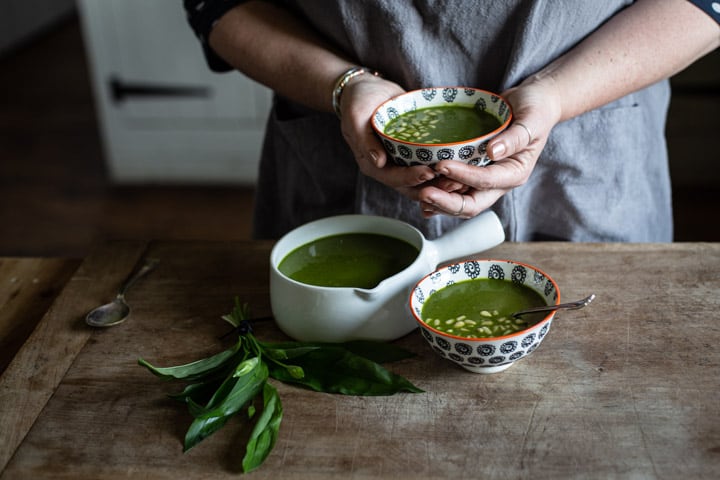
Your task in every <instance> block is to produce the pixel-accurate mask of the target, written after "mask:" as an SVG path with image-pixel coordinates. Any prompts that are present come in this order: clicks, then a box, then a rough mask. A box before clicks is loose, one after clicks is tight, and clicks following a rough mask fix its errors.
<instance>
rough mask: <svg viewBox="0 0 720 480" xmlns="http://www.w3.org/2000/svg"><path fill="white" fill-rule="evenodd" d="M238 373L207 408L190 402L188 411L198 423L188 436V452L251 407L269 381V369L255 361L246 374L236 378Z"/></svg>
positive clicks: (193, 426) (195, 422) (185, 448)
mask: <svg viewBox="0 0 720 480" xmlns="http://www.w3.org/2000/svg"><path fill="white" fill-rule="evenodd" d="M254 358H257V357H254ZM241 370H245V369H241ZM234 373H235V372H233V373H231V374H230V375H228V378H227V379H226V380H225V382H223V384H222V385H221V386H220V388H218V390H217V392H215V395H213V397H212V398H211V399H210V401H209V402H208V404H207V405H206V406H205V407H203V406H201V405H198V404H196V403H195V402H194V401H193V400H192V399H188V401H187V403H188V410H189V411H190V414H191V415H192V416H193V417H195V420H193V422H192V424H190V427H189V428H188V431H187V433H186V434H185V445H184V451H187V450H189V449H190V448H192V447H194V446H195V445H197V444H198V443H200V442H201V441H202V440H203V439H205V438H207V437H209V436H210V435H212V434H213V433H215V432H216V431H217V430H219V429H220V428H222V427H223V426H224V425H225V423H227V421H228V420H229V419H230V418H231V417H232V416H233V415H235V414H236V413H237V412H239V411H240V410H241V409H242V408H243V407H245V406H246V405H249V403H250V401H251V400H252V399H253V398H254V397H255V396H256V395H258V394H259V393H260V392H261V391H262V388H263V385H264V384H265V383H266V381H267V378H268V369H267V366H266V365H265V364H264V363H263V362H260V361H258V362H255V364H254V366H253V367H252V368H251V369H250V370H245V373H244V374H243V375H240V376H235V375H234Z"/></svg>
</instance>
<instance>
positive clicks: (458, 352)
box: [409, 259, 560, 373]
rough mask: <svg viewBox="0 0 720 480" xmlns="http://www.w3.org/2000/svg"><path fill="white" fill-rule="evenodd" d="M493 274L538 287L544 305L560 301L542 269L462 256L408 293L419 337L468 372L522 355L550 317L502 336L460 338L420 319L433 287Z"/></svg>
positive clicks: (491, 369)
mask: <svg viewBox="0 0 720 480" xmlns="http://www.w3.org/2000/svg"><path fill="white" fill-rule="evenodd" d="M477 278H495V279H504V280H510V281H512V282H515V283H520V284H523V285H525V286H527V287H530V288H532V289H533V290H535V291H536V292H538V293H539V294H540V295H541V296H542V297H543V298H544V299H545V302H546V304H547V305H558V304H559V303H560V290H559V289H558V286H557V284H556V283H555V281H554V280H553V279H552V278H550V277H549V276H548V275H547V274H546V273H544V272H543V271H542V270H540V269H538V268H536V267H533V266H531V265H527V264H525V263H521V262H515V261H511V260H493V259H479V260H466V261H463V262H459V263H456V264H452V265H447V266H445V267H442V268H440V269H438V270H436V271H434V272H433V273H431V274H429V275H427V276H426V277H425V278H423V279H422V280H420V281H419V282H418V283H417V285H416V286H415V288H414V289H413V291H412V294H411V295H410V297H409V305H410V311H411V313H412V316H413V318H414V320H415V322H416V323H417V325H419V326H420V332H421V333H422V336H423V337H424V338H425V340H427V342H428V343H429V344H430V346H431V347H432V349H433V350H434V351H435V352H437V354H438V355H440V356H441V357H443V358H446V359H448V360H450V361H451V362H454V363H456V364H458V365H460V366H461V367H463V368H464V369H466V370H469V371H471V372H474V373H496V372H501V371H503V370H505V369H506V368H508V367H510V366H511V365H512V364H513V363H515V362H516V361H517V360H519V359H521V358H524V357H526V356H528V355H529V354H530V353H532V352H533V351H535V349H536V348H537V347H538V346H539V345H540V342H542V340H543V339H544V338H545V335H547V333H548V331H549V330H550V325H551V324H552V320H553V318H554V316H555V312H551V313H549V314H548V315H546V316H545V317H544V318H543V319H542V320H540V321H539V322H538V323H536V324H535V325H533V326H531V327H529V328H526V329H525V330H521V331H519V332H516V333H513V334H511V335H505V336H502V337H492V338H478V339H473V338H465V337H458V336H455V335H451V334H449V333H445V332H441V331H440V330H436V329H434V328H432V327H431V326H429V325H428V324H426V323H425V322H424V321H423V320H422V316H421V313H422V307H423V305H424V304H425V301H426V300H427V299H428V298H429V297H430V296H431V295H432V294H433V293H435V292H436V291H438V290H440V289H442V288H444V287H446V286H448V285H451V284H453V283H458V282H462V281H466V280H473V279H477Z"/></svg>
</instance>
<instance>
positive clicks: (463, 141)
mask: <svg viewBox="0 0 720 480" xmlns="http://www.w3.org/2000/svg"><path fill="white" fill-rule="evenodd" d="M511 120H512V110H511V108H510V105H509V104H508V103H507V101H506V100H505V99H504V98H502V97H501V96H500V95H498V94H495V93H492V92H488V91H486V90H481V89H477V88H469V87H433V88H423V89H420V90H413V91H410V92H406V93H403V94H401V95H398V96H396V97H394V98H391V99H390V100H388V101H386V102H384V103H382V104H381V105H380V106H379V107H377V108H376V109H375V112H374V114H373V117H372V119H371V125H372V128H373V130H374V131H375V133H376V134H377V135H378V137H379V138H380V141H381V142H382V144H383V146H384V148H385V151H386V152H387V154H388V157H389V159H391V161H392V162H393V163H395V164H396V165H402V166H413V165H433V164H435V163H438V162H440V161H442V160H456V161H460V162H464V163H467V164H470V165H477V166H485V165H487V164H488V163H490V158H489V157H488V155H487V143H488V141H490V139H491V138H493V137H495V136H496V135H498V134H499V133H500V132H502V131H503V130H505V129H506V128H507V127H508V125H509V124H510V122H511Z"/></svg>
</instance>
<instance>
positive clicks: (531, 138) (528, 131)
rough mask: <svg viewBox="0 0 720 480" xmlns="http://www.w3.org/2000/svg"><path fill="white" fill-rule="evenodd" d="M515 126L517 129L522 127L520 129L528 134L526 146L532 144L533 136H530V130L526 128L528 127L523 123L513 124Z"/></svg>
mask: <svg viewBox="0 0 720 480" xmlns="http://www.w3.org/2000/svg"><path fill="white" fill-rule="evenodd" d="M515 125H517V126H518V127H522V128H524V129H525V131H526V132H527V134H528V144H530V143H532V141H533V134H532V132H531V131H530V129H529V128H528V126H527V125H525V124H524V123H520V122H515Z"/></svg>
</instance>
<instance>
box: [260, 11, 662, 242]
mask: <svg viewBox="0 0 720 480" xmlns="http://www.w3.org/2000/svg"><path fill="white" fill-rule="evenodd" d="M284 3H285V4H286V5H287V6H288V8H290V9H292V10H293V11H295V12H296V14H297V15H299V16H301V17H303V18H304V19H306V21H307V22H309V23H310V24H311V25H312V26H313V27H314V28H315V29H316V30H317V31H318V32H320V33H321V34H322V35H323V36H324V37H325V38H327V39H328V40H329V41H330V42H332V43H333V44H334V45H336V46H337V47H339V48H341V49H342V50H343V51H345V52H346V53H347V54H348V55H350V56H351V58H353V59H355V60H356V61H357V63H358V64H360V65H364V66H368V67H371V68H374V69H376V70H378V71H380V72H382V73H383V75H384V76H385V77H387V78H389V79H392V80H393V81H395V82H397V83H399V84H400V85H401V86H403V87H404V88H405V89H407V90H412V89H416V88H421V87H428V86H473V87H479V88H484V89H486V90H491V91H495V92H501V91H503V90H505V89H507V88H509V87H511V86H514V85H516V84H518V83H519V82H520V81H522V80H523V79H524V78H526V77H527V76H529V75H531V74H533V73H535V72H536V71H538V70H539V69H541V68H542V67H544V66H545V65H546V64H548V63H549V62H550V61H552V60H553V59H555V58H557V57H558V56H560V55H561V54H563V53H564V52H566V51H567V50H569V49H570V48H572V47H573V46H574V45H575V44H577V43H578V42H579V41H581V40H582V39H583V38H584V37H586V36H587V35H588V34H590V33H591V32H592V31H593V30H595V29H597V27H598V26H599V25H600V24H601V23H603V22H604V21H605V20H607V19H608V18H609V17H611V16H612V15H613V14H615V13H616V12H617V11H619V10H620V9H622V8H624V7H625V6H627V5H628V4H630V3H632V2H629V1H621V0H607V1H601V2H598V1H597V0H540V1H533V0H505V1H461V0H448V1H443V2H433V1H431V0H425V1H409V0H348V1H319V0H313V1H300V0H298V1H287V2H284ZM668 102H669V87H668V83H667V82H666V81H663V82H660V83H658V84H655V85H653V86H651V87H649V88H646V89H644V90H642V91H639V92H636V93H633V94H631V95H628V96H627V97H624V98H621V99H620V100H617V101H615V102H613V103H611V104H608V105H605V106H603V107H601V108H599V109H597V110H594V111H591V112H589V113H586V114H584V115H581V116H579V117H577V118H574V119H572V120H569V121H566V122H564V123H561V124H559V125H557V126H556V127H555V128H554V129H553V131H552V133H551V136H550V139H549V141H548V143H547V146H546V147H545V149H544V151H543V154H542V156H541V157H540V159H539V161H538V163H537V166H536V168H535V170H534V172H533V174H532V175H531V177H530V179H529V180H528V182H527V183H526V184H525V185H523V186H521V187H518V188H516V189H514V190H512V191H511V192H510V193H508V194H506V195H505V196H504V197H503V198H502V199H500V200H499V201H498V202H497V203H496V204H495V205H494V206H493V207H492V208H493V210H495V211H496V212H497V213H498V215H499V216H500V218H501V220H502V222H503V225H504V227H505V230H506V233H507V238H508V240H511V241H530V240H551V239H557V240H570V241H643V242H644V241H663V242H664V241H671V240H672V211H671V197H670V179H669V172H668V162H667V152H666V148H665V139H664V129H665V116H666V113H667V106H668ZM341 213H363V214H375V215H383V216H388V217H393V218H398V219H401V220H403V221H406V222H408V223H410V224H412V225H415V226H416V227H418V228H419V229H420V230H421V231H422V232H423V233H424V234H425V235H426V236H427V237H428V238H435V237H437V236H439V235H441V234H442V233H443V232H444V231H446V230H448V229H451V228H453V227H454V226H456V225H457V223H458V222H459V221H462V220H459V219H457V218H454V217H450V216H436V217H434V218H432V219H430V220H424V219H423V218H422V216H421V215H420V209H419V206H418V205H417V203H415V202H413V201H410V200H408V199H407V198H405V197H403V196H402V195H400V194H398V193H397V192H395V191H394V190H393V189H390V188H388V187H385V186H384V185H381V184H379V183H377V182H375V181H373V180H371V179H369V178H367V177H365V176H363V175H361V174H359V173H358V169H357V167H356V164H355V162H354V160H353V157H352V155H351V153H350V150H349V148H348V147H347V146H346V145H345V143H344V141H343V139H342V136H341V134H340V124H339V120H338V119H337V118H335V116H334V115H330V114H326V113H319V112H315V111H312V110H308V109H306V108H304V107H301V106H299V105H297V104H293V103H291V102H289V101H288V100H286V99H283V98H279V97H277V98H276V99H275V102H274V108H273V111H272V114H271V117H270V120H269V122H268V128H267V136H266V142H265V145H264V152H263V157H262V161H261V170H260V180H259V185H258V194H257V201H256V212H255V235H256V236H257V237H259V238H277V237H279V236H281V235H282V234H284V233H285V232H287V231H289V230H290V229H292V228H294V227H296V226H298V225H301V224H303V223H306V222H308V221H311V220H313V219H317V218H321V217H325V216H329V215H336V214H341Z"/></svg>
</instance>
